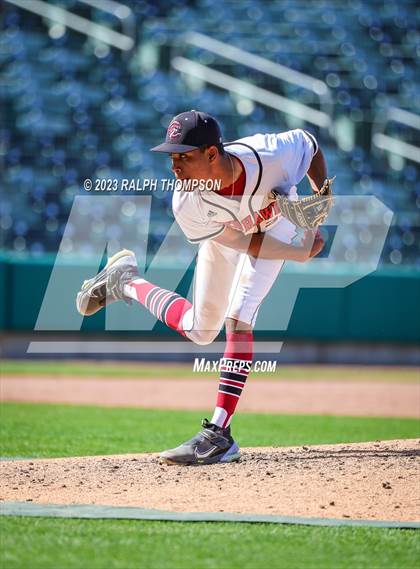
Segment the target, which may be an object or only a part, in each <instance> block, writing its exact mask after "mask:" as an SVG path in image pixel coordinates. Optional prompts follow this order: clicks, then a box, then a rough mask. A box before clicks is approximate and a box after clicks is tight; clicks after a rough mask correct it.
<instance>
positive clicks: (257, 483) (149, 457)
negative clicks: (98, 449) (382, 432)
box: [0, 440, 420, 521]
mask: <svg viewBox="0 0 420 569" xmlns="http://www.w3.org/2000/svg"><path fill="white" fill-rule="evenodd" d="M419 459H420V441H418V440H396V441H382V442H380V441H377V442H370V443H358V444H340V445H322V446H308V447H306V446H303V447H302V446H301V447H288V448H271V447H259V448H248V449H242V459H241V461H240V462H238V463H232V464H216V465H211V466H200V467H188V466H183V467H181V466H167V465H160V464H159V463H158V458H157V455H156V454H137V455H118V456H90V457H81V458H60V459H48V460H46V459H34V460H31V461H29V460H16V461H5V462H2V463H1V464H0V469H1V477H2V480H3V483H2V488H1V500H5V501H15V502H19V501H21V502H22V501H32V502H37V503H43V504H45V503H52V504H102V505H113V506H137V507H141V508H151V509H158V510H166V511H168V510H169V511H177V512H235V513H247V514H272V515H281V516H301V517H317V518H320V517H326V518H352V519H363V520H395V521H419V520H420V460H419Z"/></svg>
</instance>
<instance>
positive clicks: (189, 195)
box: [172, 192, 224, 243]
mask: <svg viewBox="0 0 420 569" xmlns="http://www.w3.org/2000/svg"><path fill="white" fill-rule="evenodd" d="M172 209H173V212H174V217H175V219H176V221H177V223H178V225H179V226H180V228H181V229H182V231H183V233H184V235H185V237H186V238H187V239H188V241H189V242H190V243H200V242H201V241H205V240H206V239H213V237H217V235H219V234H220V233H222V231H223V230H224V225H223V224H222V223H218V222H215V221H211V220H210V219H206V217H205V216H204V213H203V211H202V208H201V206H200V203H199V200H198V199H197V196H196V195H194V193H193V192H185V193H184V192H175V193H174V196H173V200H172Z"/></svg>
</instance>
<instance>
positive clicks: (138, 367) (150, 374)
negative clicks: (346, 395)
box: [0, 357, 420, 381]
mask: <svg viewBox="0 0 420 569" xmlns="http://www.w3.org/2000/svg"><path fill="white" fill-rule="evenodd" d="M210 359H211V357H210ZM0 365H1V368H0V369H1V373H2V374H5V375H33V376H37V375H54V376H58V377H61V376H74V377H92V376H96V377H97V376H101V377H104V378H106V377H110V378H119V377H121V378H133V379H136V378H137V379H141V378H155V377H164V378H167V379H171V378H173V379H178V378H180V377H182V378H194V379H197V378H198V377H214V373H193V371H192V367H193V363H192V362H191V363H188V364H175V365H174V364H173V363H170V364H169V363H168V364H162V363H151V362H147V363H144V362H139V363H132V362H112V361H111V362H104V361H97V362H88V361H86V362H83V361H78V362H77V361H76V362H74V361H67V360H62V361H54V360H41V361H37V360H3V361H2V362H1V364H0ZM258 375H259V376H263V377H264V378H266V379H280V380H281V379H287V380H303V379H305V380H308V379H309V380H319V379H322V380H357V381H359V380H360V381H367V380H369V381H420V372H419V370H418V369H416V368H415V367H393V366H389V367H376V366H333V365H328V366H324V365H323V366H312V365H311V366H299V365H296V366H282V365H277V370H276V371H275V372H274V373H259V374H258Z"/></svg>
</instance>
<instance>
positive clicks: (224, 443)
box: [159, 419, 241, 466]
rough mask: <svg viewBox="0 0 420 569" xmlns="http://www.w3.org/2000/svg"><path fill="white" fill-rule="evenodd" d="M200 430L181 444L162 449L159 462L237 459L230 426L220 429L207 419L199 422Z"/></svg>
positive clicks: (188, 463)
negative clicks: (201, 428)
mask: <svg viewBox="0 0 420 569" xmlns="http://www.w3.org/2000/svg"><path fill="white" fill-rule="evenodd" d="M201 425H202V427H203V430H202V431H200V432H199V433H197V434H196V435H195V437H193V438H192V439H190V440H189V441H186V442H185V443H183V444H182V445H180V446H179V447H176V448H172V449H169V450H165V451H163V452H162V453H161V454H160V455H159V462H161V463H164V464H179V465H186V466H187V465H188V466H190V465H199V464H215V463H217V462H233V461H235V460H239V458H240V456H241V454H240V452H239V447H238V445H237V444H236V443H235V441H234V440H233V438H232V436H231V434H230V427H227V428H226V429H222V428H221V427H218V426H217V425H213V423H210V422H209V421H208V420H207V419H203V421H202V423H201Z"/></svg>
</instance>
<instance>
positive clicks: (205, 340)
mask: <svg viewBox="0 0 420 569" xmlns="http://www.w3.org/2000/svg"><path fill="white" fill-rule="evenodd" d="M218 334H219V330H190V331H188V332H185V335H186V336H187V338H189V339H190V340H191V341H192V342H194V344H198V345H199V346H207V345H208V344H211V343H212V342H213V341H214V340H215V338H216V337H217V335H218Z"/></svg>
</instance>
